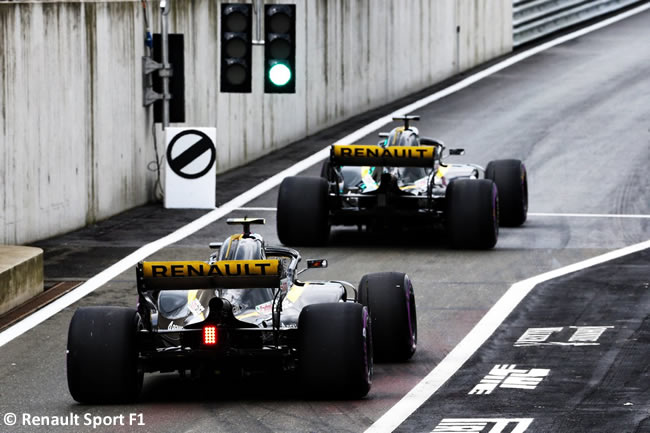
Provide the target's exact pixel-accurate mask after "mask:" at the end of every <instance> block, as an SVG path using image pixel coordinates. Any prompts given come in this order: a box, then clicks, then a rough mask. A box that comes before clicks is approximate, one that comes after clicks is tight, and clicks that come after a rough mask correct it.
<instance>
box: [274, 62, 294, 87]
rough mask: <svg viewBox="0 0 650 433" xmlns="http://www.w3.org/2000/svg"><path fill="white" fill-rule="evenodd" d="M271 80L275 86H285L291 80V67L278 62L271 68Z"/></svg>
mask: <svg viewBox="0 0 650 433" xmlns="http://www.w3.org/2000/svg"><path fill="white" fill-rule="evenodd" d="M269 80H271V83H273V85H274V86H284V85H285V84H287V83H288V82H289V80H291V69H289V67H288V66H287V65H285V64H283V63H276V64H275V65H273V66H271V68H270V69H269Z"/></svg>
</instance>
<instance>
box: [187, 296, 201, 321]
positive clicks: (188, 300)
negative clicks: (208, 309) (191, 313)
mask: <svg viewBox="0 0 650 433" xmlns="http://www.w3.org/2000/svg"><path fill="white" fill-rule="evenodd" d="M198 292H199V291H198V290H189V291H188V292H187V305H190V304H191V303H192V301H194V300H195V299H196V294H197V293H198ZM199 318H200V319H201V320H205V316H204V315H203V313H200V314H199Z"/></svg>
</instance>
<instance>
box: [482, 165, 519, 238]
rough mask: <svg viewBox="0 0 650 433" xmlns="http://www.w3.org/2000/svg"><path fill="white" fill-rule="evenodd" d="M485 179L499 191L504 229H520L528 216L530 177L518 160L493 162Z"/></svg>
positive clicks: (500, 219)
mask: <svg viewBox="0 0 650 433" xmlns="http://www.w3.org/2000/svg"><path fill="white" fill-rule="evenodd" d="M485 178H486V179H490V180H492V181H494V183H496V184H497V188H498V189H499V222H500V224H501V225H502V226H504V227H518V226H520V225H522V224H523V223H524V222H525V221H526V218H527V216H528V175H527V173H526V166H525V165H524V164H523V163H522V162H521V161H520V160H518V159H501V160H498V161H491V162H490V163H489V164H488V165H487V167H486V168H485Z"/></svg>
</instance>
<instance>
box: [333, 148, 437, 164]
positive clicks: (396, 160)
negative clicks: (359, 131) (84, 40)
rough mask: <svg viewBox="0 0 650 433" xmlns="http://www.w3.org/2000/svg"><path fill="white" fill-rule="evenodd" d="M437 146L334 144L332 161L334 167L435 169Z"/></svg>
mask: <svg viewBox="0 0 650 433" xmlns="http://www.w3.org/2000/svg"><path fill="white" fill-rule="evenodd" d="M435 155H436V147H435V146H388V147H381V146H377V145H368V144H334V145H332V148H331V150H330V161H331V162H332V163H333V164H334V165H356V166H366V165H369V166H384V167H433V164H434V161H435Z"/></svg>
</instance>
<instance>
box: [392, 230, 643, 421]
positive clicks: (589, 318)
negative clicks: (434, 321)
mask: <svg viewBox="0 0 650 433" xmlns="http://www.w3.org/2000/svg"><path fill="white" fill-rule="evenodd" d="M645 244H646V248H644V249H642V250H640V251H638V252H634V253H632V254H629V255H625V256H622V257H620V258H616V260H613V261H605V262H603V263H599V264H594V263H591V264H594V267H588V268H586V269H583V270H580V271H576V272H572V273H567V274H565V275H560V276H557V277H555V278H551V279H549V280H548V281H545V282H539V284H537V285H535V288H534V289H533V291H532V292H529V294H528V295H526V296H525V298H524V299H522V300H521V301H520V303H519V304H518V305H517V306H516V307H515V308H514V309H513V310H512V312H511V313H510V314H508V315H507V316H504V317H505V318H504V319H503V321H502V322H501V323H500V324H499V325H498V327H497V329H496V330H495V331H492V332H491V335H490V336H489V337H488V339H487V340H486V341H485V342H483V343H482V344H481V345H480V347H479V348H478V349H476V350H475V351H474V353H473V354H472V355H471V356H470V357H469V358H468V359H467V360H466V361H465V362H461V364H462V365H461V367H460V368H459V369H458V370H457V371H456V372H455V373H453V375H452V376H451V377H450V378H449V379H448V380H447V381H445V383H444V384H443V385H442V386H441V387H440V388H439V389H438V390H436V392H435V393H432V394H431V396H430V398H428V399H426V400H425V401H424V402H423V403H422V404H421V405H420V406H418V408H417V409H416V410H415V411H414V412H413V413H411V414H409V415H408V416H407V417H406V418H405V419H404V421H403V422H402V423H400V424H399V426H397V427H396V428H395V431H396V432H400V433H401V432H404V433H406V432H415V431H417V432H424V431H431V430H432V429H433V428H434V426H436V425H437V424H438V423H439V422H440V420H441V419H442V418H451V417H459V418H469V417H477V418H483V417H490V416H498V417H501V416H515V417H518V416H525V417H529V418H534V419H535V422H534V424H533V425H531V427H530V430H534V431H535V432H540V433H541V432H544V433H546V432H594V433H595V432H603V433H605V432H608V433H609V432H633V431H634V432H641V431H644V432H646V431H650V430H649V429H648V427H650V423H649V422H648V418H647V411H645V410H643V409H644V408H646V407H648V406H650V381H648V380H647V378H646V377H644V375H643V374H642V372H643V371H644V369H646V367H647V354H648V353H650V317H648V314H647V313H648V309H649V307H650V291H648V284H649V282H648V272H647V265H648V263H650V241H648V242H646V243H645ZM628 252H630V250H628ZM609 258H613V257H612V255H611V254H609ZM575 267H576V266H574V268H575ZM556 273H557V272H556ZM540 279H541V278H536V280H537V281H539V280H540ZM517 285H519V283H518V284H517ZM499 302H501V300H500V301H499ZM492 312H493V311H492V310H491V311H490V312H488V315H489V314H492ZM604 318H605V320H607V322H604V321H603V319H604ZM482 320H483V319H482ZM567 320H571V321H570V322H568V323H572V322H575V321H576V320H577V321H580V323H583V321H584V323H585V324H587V325H590V324H596V325H603V324H605V325H609V324H611V323H616V328H615V329H609V328H608V329H607V330H606V331H605V333H604V334H603V335H604V336H603V337H600V339H602V340H603V341H602V342H601V343H602V344H601V345H600V346H595V347H570V348H563V347H561V346H559V347H555V348H553V347H550V348H538V347H532V348H513V347H512V344H513V342H514V341H516V340H517V339H518V337H520V336H521V334H522V332H523V331H524V330H526V329H529V328H533V327H535V325H537V324H543V325H547V327H549V328H550V327H555V328H559V326H556V325H557V324H558V323H560V324H564V323H567V322H566V321H567ZM610 321H611V322H610ZM608 322H609V323H608ZM484 324H486V322H479V324H478V325H477V327H475V330H476V329H479V328H481V326H482V325H484ZM563 328H564V331H563V333H562V335H563V338H562V339H564V340H566V339H568V338H569V336H570V335H572V334H573V333H575V332H576V331H577V328H575V329H574V328H570V327H563ZM475 330H472V332H474V331H475ZM589 334H591V332H589ZM591 338H592V339H593V336H591ZM463 344H464V343H461V345H460V346H462V345H463ZM457 348H458V346H457ZM457 348H454V350H453V351H452V352H450V354H449V356H448V357H447V358H445V360H443V361H442V362H443V363H447V362H458V360H459V356H460V354H459V351H458V350H457ZM448 358H455V359H456V360H455V361H450V360H449V359H448ZM504 361H509V362H507V363H508V364H516V368H517V369H523V368H526V369H528V368H533V367H540V368H549V369H551V374H550V375H549V376H548V377H547V378H544V379H543V381H542V383H541V385H540V386H539V387H538V391H526V390H516V389H512V390H505V389H497V391H496V392H493V393H492V395H490V396H487V397H486V396H481V397H477V396H473V395H467V392H468V390H470V389H472V387H474V386H475V385H476V384H477V383H479V381H480V380H481V379H482V378H483V377H484V376H485V374H486V373H487V372H489V371H490V370H491V369H492V368H493V367H494V366H495V365H496V364H504V363H505V362H504ZM425 380H426V379H425ZM429 391H430V390H429ZM463 395H464V397H463ZM410 397H414V396H413V394H411V395H410ZM627 406H629V408H626V407H627ZM603 408H606V410H603ZM388 430H389V429H388V428H386V429H385V430H384V431H388ZM391 430H393V429H391ZM507 431H508V432H509V431H510V430H507ZM504 433H505V432H504Z"/></svg>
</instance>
